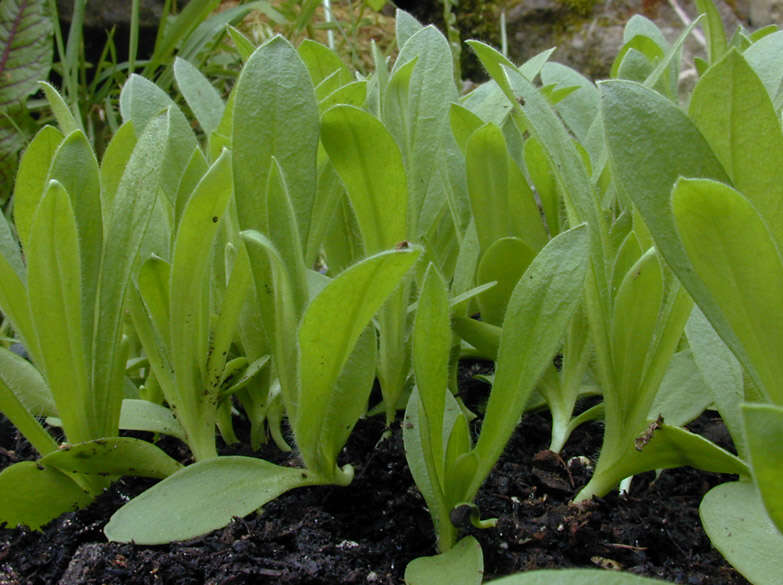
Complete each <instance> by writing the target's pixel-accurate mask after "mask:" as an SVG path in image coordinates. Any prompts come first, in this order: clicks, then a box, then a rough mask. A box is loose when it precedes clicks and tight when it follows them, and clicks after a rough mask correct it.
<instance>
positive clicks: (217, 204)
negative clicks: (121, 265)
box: [169, 150, 232, 459]
mask: <svg viewBox="0 0 783 585" xmlns="http://www.w3.org/2000/svg"><path fill="white" fill-rule="evenodd" d="M231 192H232V182H231V155H230V153H229V152H228V151H225V150H224V151H223V154H221V156H220V157H219V158H218V159H217V160H216V161H215V162H214V163H213V164H212V166H211V167H210V168H209V170H208V171H207V173H206V174H205V175H204V177H203V178H202V179H201V181H200V182H199V184H198V186H197V187H196V189H195V190H194V191H193V194H192V195H191V197H190V200H189V201H188V203H187V205H186V206H185V210H184V211H183V213H182V219H181V220H180V224H179V228H178V230H177V237H176V240H175V242H174V252H173V261H172V268H171V284H170V290H171V293H170V294H171V299H173V300H174V301H175V302H171V303H170V305H169V310H170V313H171V314H170V335H171V348H172V356H171V358H172V362H173V363H172V365H173V366H174V371H175V372H176V377H177V389H178V392H177V394H178V396H177V400H176V402H175V405H176V410H177V416H178V418H179V419H180V422H181V423H182V425H183V426H184V427H185V429H186V432H187V434H188V443H189V445H190V447H191V449H192V450H193V452H194V455H195V456H196V458H197V459H201V458H205V457H209V456H214V450H215V446H214V410H212V409H213V407H214V405H213V404H211V400H213V399H214V397H213V396H210V393H207V395H206V396H205V395H204V390H205V388H204V385H205V384H206V383H207V380H206V371H205V366H206V363H205V362H206V359H207V357H208V353H209V348H208V339H207V337H208V330H209V326H210V321H209V309H210V307H209V305H208V286H209V280H208V279H207V277H206V276H207V269H208V267H209V258H210V249H211V248H212V245H213V240H214V238H215V235H216V234H217V230H218V225H219V221H220V218H221V217H223V214H224V212H225V209H226V205H227V204H228V200H229V197H230V196H231Z"/></svg>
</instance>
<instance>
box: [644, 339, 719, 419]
mask: <svg viewBox="0 0 783 585" xmlns="http://www.w3.org/2000/svg"><path fill="white" fill-rule="evenodd" d="M689 339H690V338H689ZM724 347H725V346H724ZM712 403H713V393H712V391H711V390H710V387H709V386H708V385H707V383H706V382H705V381H704V377H703V376H702V373H701V371H700V370H699V368H698V367H696V364H695V362H694V358H693V354H692V353H691V351H689V350H685V351H681V352H679V353H676V354H674V356H673V357H672V359H671V361H670V362H669V367H668V369H667V370H666V375H665V376H664V377H663V381H662V382H661V386H660V388H659V389H658V392H656V394H655V400H654V401H653V405H652V407H651V408H650V413H649V418H650V419H652V420H655V419H657V418H658V417H659V416H662V417H663V420H665V421H666V422H667V424H670V425H672V426H677V427H681V426H685V425H686V424H687V423H689V422H691V421H692V420H693V419H695V418H696V417H698V416H699V415H700V414H701V413H702V412H704V410H706V409H707V408H708V407H709V406H710V405H711V404H712Z"/></svg>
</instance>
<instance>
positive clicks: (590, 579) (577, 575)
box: [487, 569, 668, 585]
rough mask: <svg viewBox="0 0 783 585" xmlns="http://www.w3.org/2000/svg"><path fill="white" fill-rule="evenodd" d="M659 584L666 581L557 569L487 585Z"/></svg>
mask: <svg viewBox="0 0 783 585" xmlns="http://www.w3.org/2000/svg"><path fill="white" fill-rule="evenodd" d="M661 583H668V581H659V580H658V579H648V578H647V577H639V576H637V575H632V574H630V573H616V572H614V571H601V570H598V569H558V570H543V571H526V572H524V573H520V574H519V575H511V576H509V577H503V578H502V579H494V580H492V581H489V582H488V583H487V585H660V584H661Z"/></svg>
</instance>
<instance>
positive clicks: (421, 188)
mask: <svg viewBox="0 0 783 585" xmlns="http://www.w3.org/2000/svg"><path fill="white" fill-rule="evenodd" d="M414 59H415V66H414V67H413V71H412V72H411V73H410V82H409V83H408V84H407V88H406V90H407V91H406V92H405V96H404V100H403V102H404V104H399V105H400V106H401V108H400V110H399V111H398V112H397V114H396V116H397V117H396V119H394V120H393V121H392V119H391V117H389V116H388V115H387V112H388V110H389V104H388V102H389V97H390V96H391V94H392V92H391V91H389V94H388V95H387V104H386V108H385V109H384V123H385V124H386V126H387V128H388V129H389V131H390V132H391V134H392V135H393V136H394V138H395V140H397V144H398V145H399V146H400V150H401V151H402V157H403V161H404V163H405V169H406V171H407V178H408V234H409V236H411V237H413V238H418V237H420V236H421V235H422V234H423V233H424V232H425V230H426V228H427V226H426V225H424V224H422V225H419V216H420V215H421V212H422V208H423V206H424V202H425V199H426V198H427V195H428V194H429V193H430V191H431V190H432V189H434V188H436V185H437V178H438V173H435V172H433V169H436V168H438V167H439V166H440V165H441V159H442V152H441V151H442V148H443V142H444V139H445V137H446V136H447V133H448V130H449V128H448V115H449V108H450V107H451V103H452V102H453V101H456V99H457V89H456V85H455V83H454V68H453V61H452V55H451V48H450V47H449V43H448V41H447V40H446V37H444V36H443V34H441V32H440V31H438V29H437V28H435V27H434V26H432V25H430V26H427V27H424V28H423V29H421V30H420V31H418V32H417V33H415V34H414V35H413V36H412V37H410V38H409V39H408V41H407V42H405V44H404V45H403V46H402V47H401V49H400V54H399V56H398V57H397V61H396V62H395V64H394V68H393V69H392V72H391V75H392V82H390V87H391V84H392V83H393V82H394V77H395V76H396V73H397V72H398V71H400V70H401V69H402V70H405V69H406V67H407V65H408V64H409V63H411V62H412V61H413V60H414Z"/></svg>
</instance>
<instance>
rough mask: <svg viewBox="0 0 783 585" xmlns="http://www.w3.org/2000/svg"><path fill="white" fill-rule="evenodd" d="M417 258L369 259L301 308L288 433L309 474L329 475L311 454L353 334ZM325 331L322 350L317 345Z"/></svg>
mask: <svg viewBox="0 0 783 585" xmlns="http://www.w3.org/2000/svg"><path fill="white" fill-rule="evenodd" d="M420 253H421V252H420V250H419V249H417V248H409V249H405V250H397V251H388V252H381V253H379V254H376V255H374V256H370V257H369V258H366V259H365V260H362V261H361V262H359V263H358V264H355V265H354V266H352V267H350V268H348V269H347V270H345V271H344V272H342V273H340V274H339V275H338V276H337V277H335V278H334V280H332V281H331V282H330V283H329V284H328V285H327V286H326V287H325V288H324V289H323V290H322V291H321V293H320V294H319V295H318V296H317V297H316V298H315V299H313V300H312V301H311V303H310V305H309V306H308V307H307V310H306V311H305V314H304V316H303V317H302V321H301V324H300V326H299V332H298V337H299V384H300V385H299V388H300V389H299V400H298V403H299V404H298V412H297V417H296V420H295V421H294V434H295V435H296V440H297V445H298V446H299V448H300V450H301V451H302V459H303V460H304V461H305V464H306V465H307V467H308V468H309V469H313V470H316V471H318V472H319V473H323V474H331V473H333V469H323V465H324V463H323V462H322V461H320V460H319V459H318V458H317V454H318V452H319V442H320V441H321V440H322V427H323V425H324V424H326V419H325V417H326V416H327V414H328V411H329V408H330V404H331V402H332V400H333V396H334V391H335V386H334V384H335V382H336V380H337V378H338V376H339V375H340V372H341V371H342V369H343V366H344V365H345V362H346V361H347V360H348V358H349V356H350V354H351V352H352V350H353V347H354V346H355V345H356V341H357V340H358V338H359V335H360V334H361V332H362V331H363V330H364V328H365V327H366V326H367V324H368V323H369V321H370V319H371V318H372V317H373V315H374V314H375V313H376V312H377V311H378V309H379V308H380V306H381V305H382V304H383V302H384V301H385V300H386V298H387V297H388V296H389V294H390V293H391V292H392V291H393V290H394V289H395V288H397V287H398V286H399V283H400V280H401V279H402V277H403V276H404V275H405V273H406V272H408V270H409V269H410V268H411V267H412V266H413V264H414V262H415V261H416V260H417V259H418V257H419V255H420ZM326 331H328V332H329V344H328V345H327V344H325V343H324V342H323V339H324V337H323V336H324V332H326ZM327 477H328V475H327Z"/></svg>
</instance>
